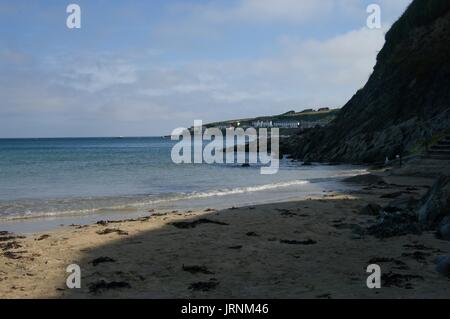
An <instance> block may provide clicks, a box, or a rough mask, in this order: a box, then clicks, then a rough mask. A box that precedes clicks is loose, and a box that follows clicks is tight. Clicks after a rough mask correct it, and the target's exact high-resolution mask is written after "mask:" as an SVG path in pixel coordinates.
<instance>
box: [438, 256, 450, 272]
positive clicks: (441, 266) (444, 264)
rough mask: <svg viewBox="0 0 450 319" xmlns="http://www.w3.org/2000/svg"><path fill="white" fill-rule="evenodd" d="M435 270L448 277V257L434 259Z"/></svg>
mask: <svg viewBox="0 0 450 319" xmlns="http://www.w3.org/2000/svg"><path fill="white" fill-rule="evenodd" d="M436 270H437V272H438V273H440V274H442V275H444V276H447V277H450V255H447V256H442V257H438V258H436Z"/></svg>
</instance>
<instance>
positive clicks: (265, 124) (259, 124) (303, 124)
mask: <svg viewBox="0 0 450 319" xmlns="http://www.w3.org/2000/svg"><path fill="white" fill-rule="evenodd" d="M326 124H328V121H254V122H252V127H254V128H302V129H307V128H314V127H316V126H325V125H326Z"/></svg>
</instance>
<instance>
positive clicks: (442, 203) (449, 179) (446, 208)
mask: <svg viewBox="0 0 450 319" xmlns="http://www.w3.org/2000/svg"><path fill="white" fill-rule="evenodd" d="M418 216H419V221H420V222H421V223H422V224H424V225H427V226H434V225H436V224H437V223H439V222H440V220H442V219H443V218H444V217H445V216H450V176H441V177H439V179H438V180H437V181H436V182H435V183H434V185H433V186H432V187H431V188H430V190H429V191H428V193H427V194H426V195H425V196H424V197H423V198H422V203H421V206H420V208H419V211H418Z"/></svg>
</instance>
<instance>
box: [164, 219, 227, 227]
mask: <svg viewBox="0 0 450 319" xmlns="http://www.w3.org/2000/svg"><path fill="white" fill-rule="evenodd" d="M200 224H215V225H221V226H228V224H227V223H224V222H219V221H215V220H210V219H207V218H200V219H198V220H194V221H192V222H173V223H171V225H173V226H175V227H176V228H180V229H190V228H195V227H197V226H198V225H200Z"/></svg>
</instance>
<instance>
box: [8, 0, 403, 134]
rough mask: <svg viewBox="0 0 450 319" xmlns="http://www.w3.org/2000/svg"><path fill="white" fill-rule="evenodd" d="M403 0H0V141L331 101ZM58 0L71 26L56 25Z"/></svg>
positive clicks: (346, 90) (134, 130) (137, 129)
mask: <svg viewBox="0 0 450 319" xmlns="http://www.w3.org/2000/svg"><path fill="white" fill-rule="evenodd" d="M66 2H67V3H66ZM410 2H411V0H395V1H392V0H378V1H375V0H367V1H366V0H321V1H317V0H96V1H89V0H72V1H71V2H69V1H61V0H36V1H29V0H0V40H1V41H0V70H1V72H0V138H1V137H64V136H119V135H123V136H150V135H163V134H169V133H170V132H171V131H172V130H173V129H174V128H176V127H183V126H190V125H192V124H193V120H194V119H201V120H203V121H204V122H209V121H215V120H222V119H233V118H240V117H250V116H257V115H270V114H278V113H283V112H286V111H289V110H292V109H294V110H297V111H299V110H302V109H305V108H311V107H325V106H328V107H340V106H342V105H343V104H345V102H346V101H347V100H348V99H349V98H350V97H351V96H352V95H353V94H354V93H355V91H356V90H357V89H359V88H361V87H362V86H363V85H364V83H365V82H366V81H367V79H368V77H369V75H370V73H371V72H372V68H373V66H374V64H375V57H376V54H377V52H378V51H379V50H380V49H381V47H382V45H383V43H384V33H385V32H386V30H387V29H388V28H389V27H390V25H391V24H392V23H393V22H394V21H395V20H396V19H397V18H398V17H399V16H400V15H401V13H402V12H403V11H404V9H405V8H406V7H407V5H408V4H409V3H410ZM70 3H77V4H79V5H80V7H81V10H82V28H81V29H78V30H70V29H68V28H67V27H66V18H67V16H68V14H67V13H66V7H67V5H68V4H70ZM370 3H377V4H379V5H380V6H381V9H382V12H381V13H382V24H383V27H382V29H380V30H370V29H368V28H367V26H366V19H367V16H368V14H367V13H366V8H367V6H368V5H369V4H370Z"/></svg>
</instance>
